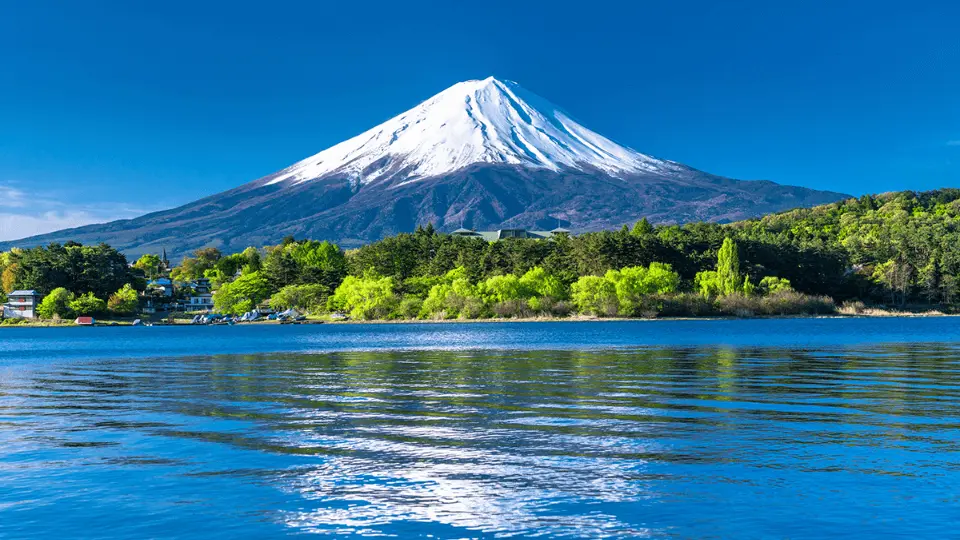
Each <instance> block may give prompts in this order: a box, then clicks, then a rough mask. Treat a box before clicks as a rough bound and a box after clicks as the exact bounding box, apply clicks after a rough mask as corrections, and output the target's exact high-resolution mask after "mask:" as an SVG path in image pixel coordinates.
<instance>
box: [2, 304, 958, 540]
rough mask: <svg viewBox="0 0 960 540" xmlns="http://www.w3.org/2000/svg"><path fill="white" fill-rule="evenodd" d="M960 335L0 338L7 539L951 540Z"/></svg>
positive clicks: (664, 329)
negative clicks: (605, 539)
mask: <svg viewBox="0 0 960 540" xmlns="http://www.w3.org/2000/svg"><path fill="white" fill-rule="evenodd" d="M958 323H960V319H954V318H936V319H847V320H822V319H801V320H755V321H676V322H666V321H655V322H602V323H524V324H507V323H504V324H500V323H490V324H423V325H414V324H401V325H321V326H284V327H278V326H274V327H263V326H248V327H243V326H235V327H207V328H162V327H153V328H92V329H90V328H87V329H83V328H64V329H19V328H10V329H7V328H4V329H0V537H4V538H7V537H9V538H23V537H71V538H103V537H109V538H143V537H192V538H263V537H271V536H281V535H292V534H299V533H317V534H320V535H344V536H355V537H361V536H393V537H399V538H412V537H424V538H492V537H501V538H506V537H517V538H519V537H531V536H540V537H567V538H577V537H589V538H599V537H611V538H616V537H626V538H635V537H648V536H649V537H677V538H822V537H829V536H839V535H844V536H847V537H855V538H856V537H859V538H876V537H879V536H884V537H891V536H892V537H909V538H917V537H933V538H945V537H955V536H956V535H957V534H958V533H957V532H956V530H957V526H958V518H960V453H958V450H960V324H958Z"/></svg>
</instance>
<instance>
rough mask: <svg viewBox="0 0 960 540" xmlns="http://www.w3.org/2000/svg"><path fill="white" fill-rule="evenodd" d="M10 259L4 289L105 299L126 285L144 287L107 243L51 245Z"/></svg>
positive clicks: (16, 254) (15, 255)
mask: <svg viewBox="0 0 960 540" xmlns="http://www.w3.org/2000/svg"><path fill="white" fill-rule="evenodd" d="M10 259H11V260H10V265H9V266H8V267H7V269H6V270H5V271H4V275H3V286H4V289H5V290H6V289H7V288H8V287H9V290H15V289H27V290H29V289H33V290H36V291H37V292H38V293H39V294H41V295H47V294H49V293H50V292H51V291H53V290H54V289H57V288H61V287H62V288H69V289H70V290H71V291H74V292H76V293H78V294H86V293H93V294H94V295H95V296H97V297H106V296H108V295H109V294H111V293H112V292H114V291H116V290H117V289H119V288H121V287H123V286H124V284H127V283H131V284H134V285H135V286H139V288H140V289H142V288H143V286H145V283H144V282H143V280H142V278H140V279H138V278H137V276H135V275H134V274H133V273H132V272H131V269H130V268H129V267H128V266H127V259H126V257H124V256H123V254H121V253H120V252H118V251H117V250H115V249H113V248H112V247H110V246H108V245H106V244H99V245H97V246H83V245H80V244H77V243H75V242H68V243H67V244H63V245H61V244H50V245H48V246H46V247H36V248H33V249H25V250H18V251H12V252H11V257H10ZM11 269H12V270H11ZM8 273H9V275H8Z"/></svg>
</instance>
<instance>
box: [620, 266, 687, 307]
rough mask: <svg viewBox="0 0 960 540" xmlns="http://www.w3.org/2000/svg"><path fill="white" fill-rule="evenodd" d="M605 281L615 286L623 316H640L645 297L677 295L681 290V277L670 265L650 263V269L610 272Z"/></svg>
mask: <svg viewBox="0 0 960 540" xmlns="http://www.w3.org/2000/svg"><path fill="white" fill-rule="evenodd" d="M604 279H606V280H607V281H609V282H611V283H613V284H614V286H615V288H616V293H617V302H618V305H619V312H620V313H621V314H623V315H631V316H636V315H639V314H640V309H641V306H642V305H643V299H644V297H647V296H650V295H654V294H669V293H675V292H677V290H678V289H679V288H680V275H679V274H677V273H676V272H674V271H673V269H672V268H671V267H670V265H669V264H663V263H656V262H654V263H650V266H649V267H646V268H645V267H643V266H629V267H626V268H623V269H621V270H609V271H608V272H607V273H606V275H605V276H604Z"/></svg>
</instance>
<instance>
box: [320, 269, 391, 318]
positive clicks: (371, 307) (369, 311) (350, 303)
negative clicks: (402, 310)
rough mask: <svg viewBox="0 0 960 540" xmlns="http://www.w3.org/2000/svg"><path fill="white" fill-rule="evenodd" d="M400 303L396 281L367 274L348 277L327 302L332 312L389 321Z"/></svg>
mask: <svg viewBox="0 0 960 540" xmlns="http://www.w3.org/2000/svg"><path fill="white" fill-rule="evenodd" d="M398 303H399V299H398V298H397V294H396V292H395V291H394V279H393V278H391V277H380V276H377V275H375V274H372V273H370V274H367V275H365V276H363V277H359V278H358V277H356V276H347V277H346V279H344V280H343V283H341V284H340V286H339V287H337V289H336V291H334V293H333V296H331V297H330V299H329V300H328V302H327V305H328V307H329V308H330V309H331V311H345V312H348V313H349V314H350V316H351V317H353V318H354V319H365V320H371V319H387V318H389V317H390V316H391V315H393V313H394V310H395V309H396V307H397V304H398Z"/></svg>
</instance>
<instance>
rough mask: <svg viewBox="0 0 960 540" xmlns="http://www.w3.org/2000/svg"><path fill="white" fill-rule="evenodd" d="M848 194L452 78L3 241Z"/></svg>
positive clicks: (719, 206) (549, 221)
mask: <svg viewBox="0 0 960 540" xmlns="http://www.w3.org/2000/svg"><path fill="white" fill-rule="evenodd" d="M846 197H848V196H847V195H843V194H840V193H833V192H826V191H815V190H811V189H806V188H801V187H792V186H783V185H779V184H776V183H773V182H770V181H741V180H732V179H729V178H723V177H720V176H715V175H711V174H708V173H705V172H702V171H698V170H696V169H693V168H691V167H687V166H685V165H682V164H680V163H676V162H673V161H667V160H662V159H657V158H655V157H652V156H648V155H645V154H641V153H639V152H636V151H634V150H632V149H630V148H627V147H624V146H621V145H619V144H617V143H615V142H613V141H611V140H610V139H607V138H606V137H603V136H602V135H599V134H598V133H596V132H594V131H591V130H590V129H588V128H586V127H584V126H583V125H581V124H580V123H578V122H577V121H576V120H574V119H573V118H572V117H571V116H570V115H569V114H567V113H566V112H564V111H563V110H562V109H560V108H558V107H557V106H555V105H553V104H551V103H550V102H548V101H547V100H545V99H543V98H541V97H539V96H537V95H535V94H533V93H531V92H528V91H526V90H524V89H523V88H521V87H520V86H519V85H517V84H516V83H514V82H509V81H501V80H498V79H495V78H492V77H491V78H487V79H484V80H473V81H466V82H461V83H458V84H455V85H453V86H451V87H450V88H448V89H446V90H444V91H443V92H440V93H439V94H437V95H435V96H433V97H432V98H430V99H428V100H427V101H425V102H423V103H421V104H420V105H418V106H416V107H414V108H413V109H410V110H409V111H407V112H405V113H402V114H400V115H399V116H397V117H395V118H392V119H390V120H388V121H386V122H384V123H383V124H380V125H379V126H377V127H374V128H373V129H370V130H368V131H366V132H364V133H362V134H360V135H357V136H356V137H354V138H352V139H349V140H346V141H344V142H342V143H340V144H337V145H335V146H333V147H330V148H328V149H326V150H324V151H322V152H320V153H319V154H316V155H314V156H311V157H309V158H307V159H304V160H303V161H300V162H299V163H296V164H294V165H292V166H290V167H288V168H286V169H283V170H281V171H279V172H277V173H274V174H271V175H269V176H266V177H264V178H261V179H259V180H255V181H253V182H250V183H248V184H246V185H243V186H240V187H237V188H235V189H232V190H230V191H226V192H223V193H220V194H217V195H213V196H210V197H207V198H204V199H201V200H199V201H196V202H193V203H190V204H187V205H184V206H181V207H179V208H175V209H172V210H166V211H162V212H156V213H152V214H148V215H145V216H142V217H139V218H136V219H131V220H121V221H115V222H111V223H106V224H101V225H89V226H85V227H80V228H76V229H68V230H64V231H58V232H55V233H50V234H46V235H42V236H36V237H32V238H27V239H24V240H19V241H15V242H8V243H5V244H0V249H8V248H9V247H12V246H21V247H25V246H30V245H38V244H45V243H49V242H65V241H68V240H75V241H78V242H83V243H93V242H107V243H109V244H112V245H113V246H114V247H117V248H118V249H121V250H123V251H125V252H126V253H127V254H128V255H139V254H141V253H146V252H158V251H160V249H161V248H162V247H166V249H167V250H168V251H169V252H171V253H174V254H178V255H179V254H183V253H186V252H188V251H190V250H193V249H195V248H198V247H205V246H214V247H218V248H220V249H221V250H224V251H231V250H241V249H243V248H245V247H247V246H250V245H254V246H260V245H264V244H269V243H276V242H278V241H279V240H280V239H281V238H283V237H284V236H288V235H293V236H295V237H297V238H304V237H309V238H316V239H327V240H332V241H336V242H338V243H340V244H341V245H343V246H346V247H351V246H357V245H360V244H363V243H366V242H370V241H374V240H377V239H379V238H382V237H384V236H387V235H391V234H395V233H398V232H405V231H412V230H413V229H414V228H415V227H416V226H417V225H425V224H427V223H430V222H432V223H433V224H434V225H435V226H436V227H437V228H438V229H439V230H453V229H456V228H459V227H461V226H465V227H469V228H475V229H497V228H540V229H543V228H548V229H549V228H553V227H556V226H557V225H558V224H562V225H563V226H564V227H567V228H569V229H573V230H575V231H588V230H598V229H604V228H611V227H619V226H620V225H622V224H624V223H631V222H634V221H636V220H638V219H640V218H641V217H647V218H648V219H649V220H650V221H652V222H655V223H657V222H660V223H682V222H687V221H693V220H708V221H731V220H737V219H744V218H748V217H754V216H758V215H761V214H764V213H768V212H775V211H780V210H786V209H790V208H795V207H802V206H813V205H817V204H823V203H828V202H833V201H836V200H840V199H843V198H846Z"/></svg>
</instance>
